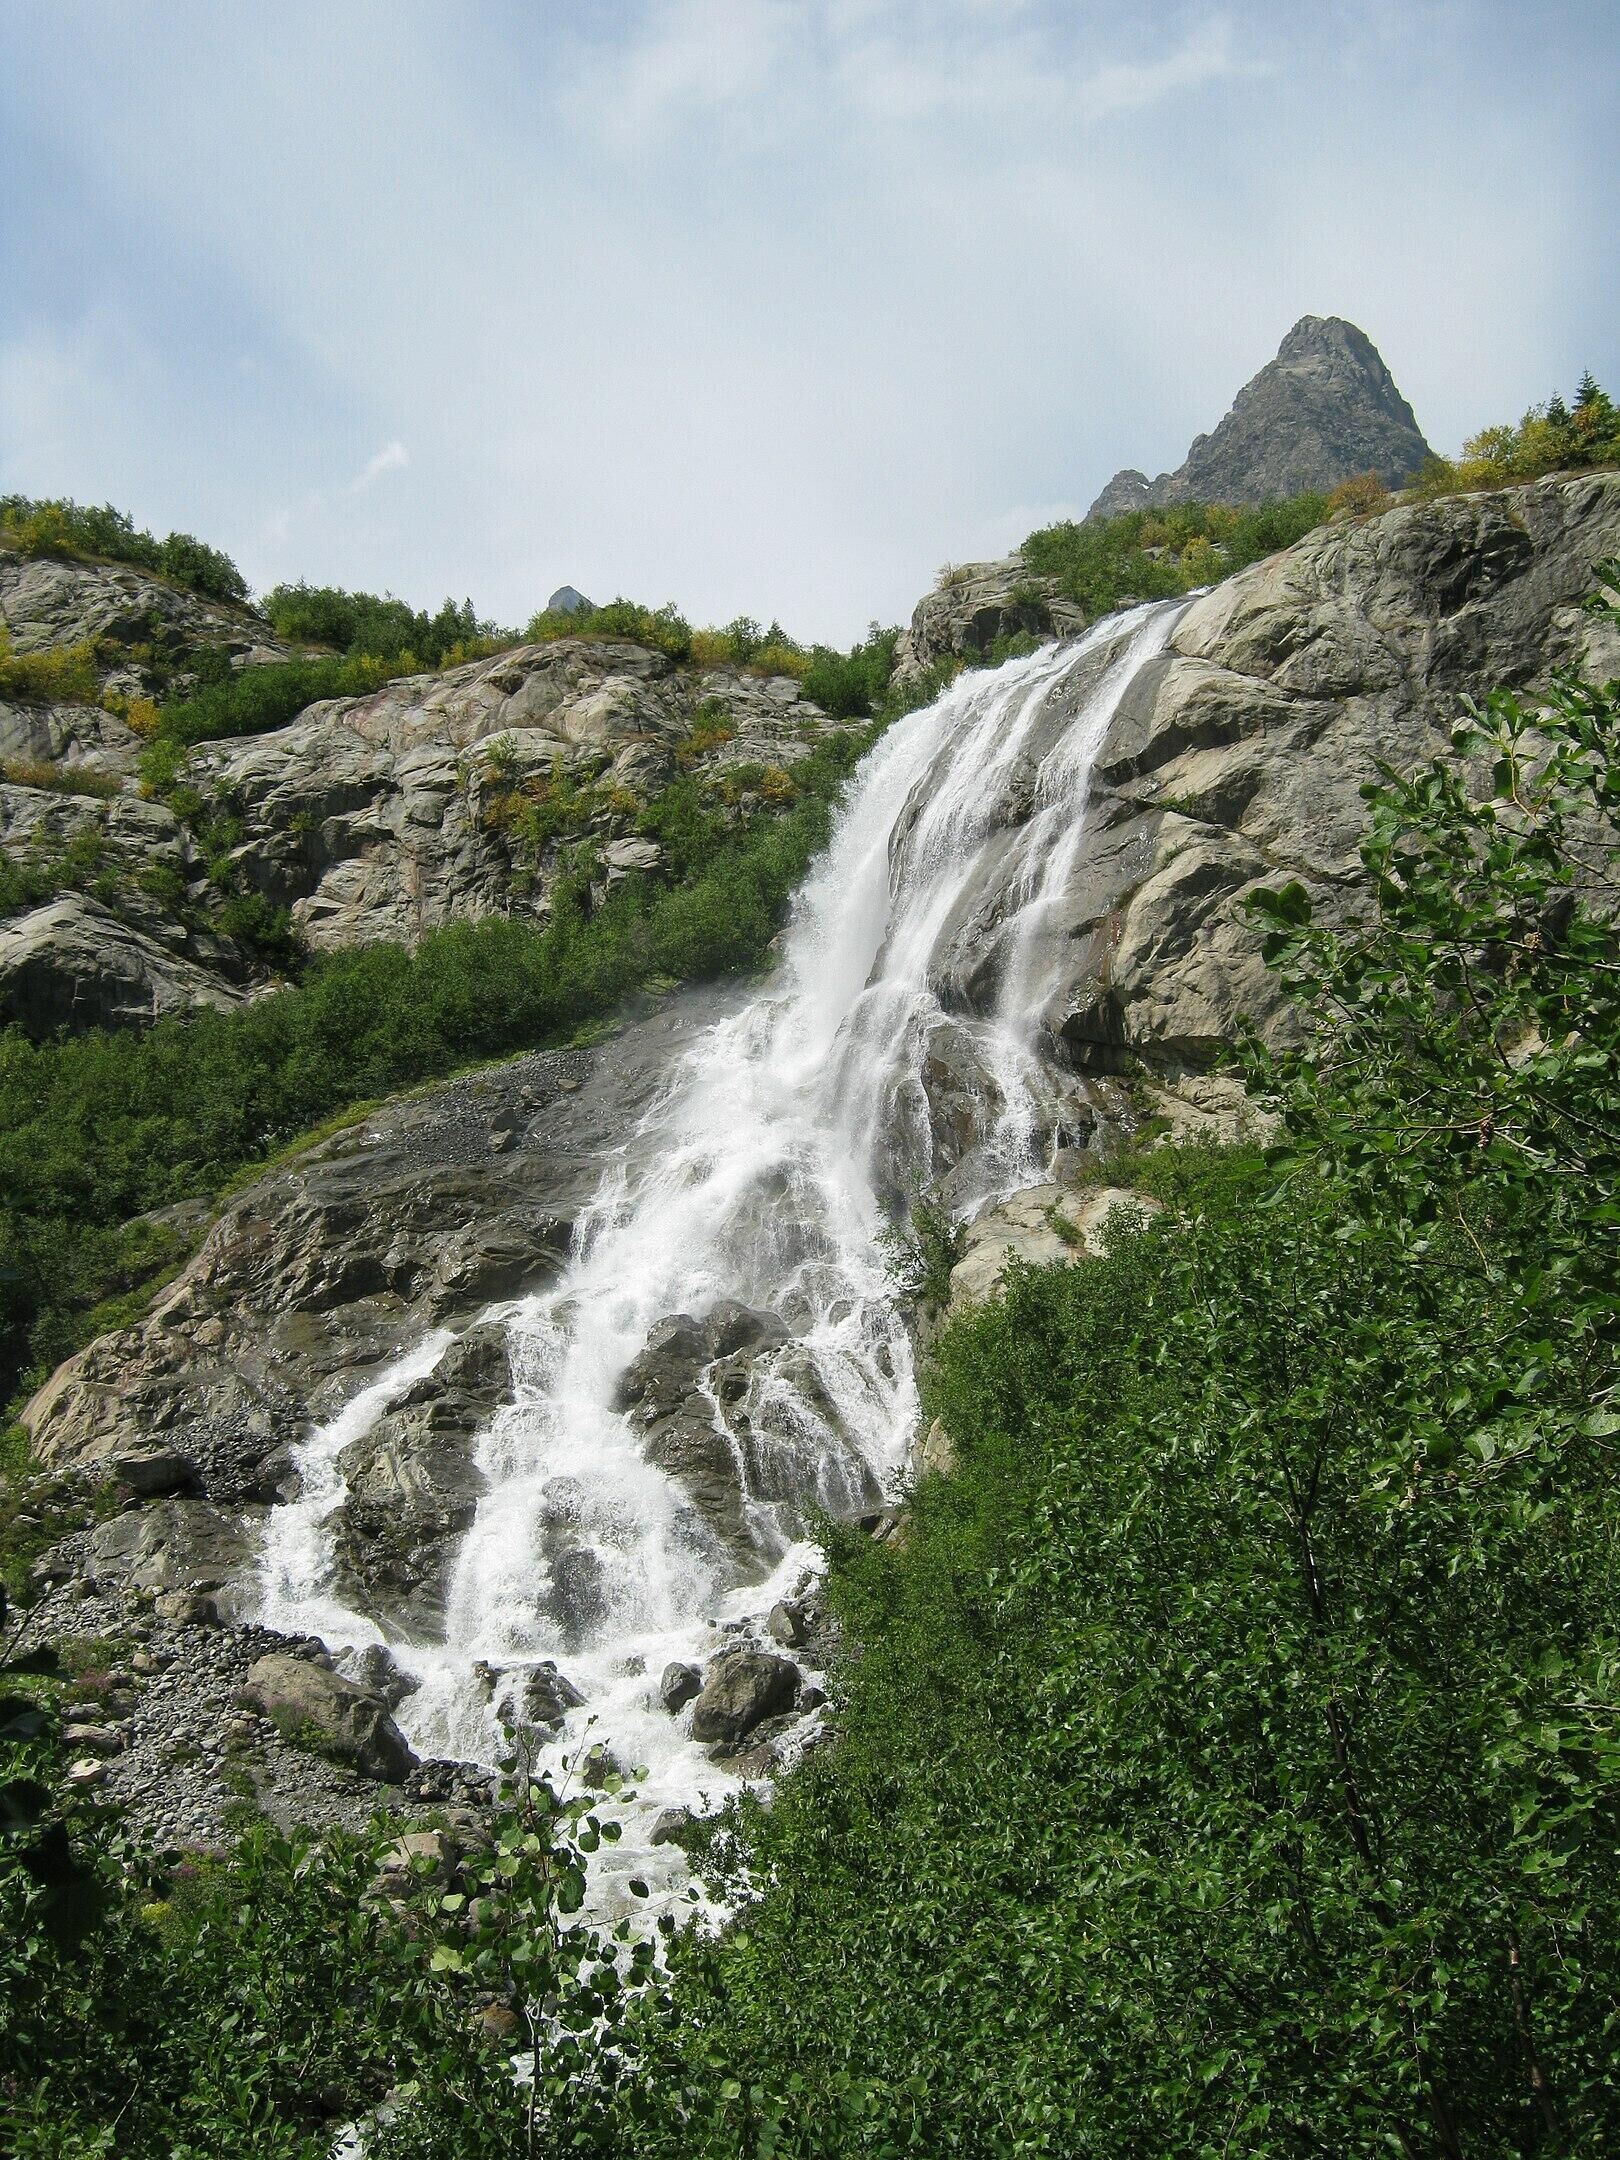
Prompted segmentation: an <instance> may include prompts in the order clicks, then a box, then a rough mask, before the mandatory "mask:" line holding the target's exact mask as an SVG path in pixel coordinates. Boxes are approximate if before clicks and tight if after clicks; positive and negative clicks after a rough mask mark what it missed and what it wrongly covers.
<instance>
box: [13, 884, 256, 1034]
mask: <svg viewBox="0 0 1620 2160" xmlns="http://www.w3.org/2000/svg"><path fill="white" fill-rule="evenodd" d="M156 927H157V925H156V924H154V925H153V926H152V929H146V928H136V927H135V926H134V925H133V924H131V923H129V922H127V921H125V920H123V919H122V918H121V917H119V916H118V915H115V914H114V913H113V912H112V910H111V909H110V908H106V907H103V906H102V905H101V903H100V902H99V901H96V900H92V899H91V898H90V897H89V895H88V894H87V893H80V892H68V893H62V894H60V895H59V896H58V897H57V898H56V899H54V900H50V901H47V902H46V903H45V904H44V905H43V906H41V907H36V908H30V909H29V911H28V912H27V913H26V914H24V915H18V916H14V917H13V918H12V920H11V921H9V922H0V1018H4V1019H6V1020H13V1021H16V1022H17V1024H18V1025H19V1026H21V1027H22V1028H23V1029H24V1030H25V1031H26V1032H27V1033H28V1034H30V1035H33V1036H35V1037H36V1038H40V1039H43V1038H45V1037H47V1036H50V1035H54V1034H56V1033H58V1032H59V1031H60V1030H62V1029H64V1028H66V1029H71V1030H74V1031H77V1030H79V1029H82V1028H87V1027H98V1028H133V1027H150V1026H151V1024H152V1022H153V1021H154V1020H161V1019H163V1018H165V1017H166V1016H167V1015H169V1014H171V1013H183V1012H189V1011H190V1010H191V1009H192V1007H193V1006H196V1005H215V1006H221V1007H224V1006H230V1005H235V1004H237V1003H238V1002H239V1001H240V999H241V996H242V992H241V990H240V988H239V987H238V986H237V985H236V984H235V983H234V982H232V981H230V980H229V979H227V978H226V977H225V976H224V975H222V974H221V973H219V972H218V970H217V965H216V966H214V967H210V966H207V965H205V964H203V963H202V962H201V961H199V960H197V959H194V958H192V957H191V956H190V955H189V954H188V953H187V951H186V949H185V947H186V942H187V941H186V939H185V937H184V934H183V933H181V934H178V935H177V936H176V937H175V939H174V942H172V943H171V942H169V941H168V939H167V938H164V939H160V938H159V937H158V936H157V935H154V934H153V931H154V930H155V929H156ZM217 944H218V946H219V947H221V948H223V947H224V941H223V940H220V941H217ZM211 957H212V958H214V959H215V961H216V963H217V960H218V957H219V953H218V951H215V952H212V953H211Z"/></svg>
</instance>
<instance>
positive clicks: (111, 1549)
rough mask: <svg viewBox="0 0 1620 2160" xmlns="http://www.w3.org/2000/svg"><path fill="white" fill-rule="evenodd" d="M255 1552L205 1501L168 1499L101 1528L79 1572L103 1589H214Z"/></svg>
mask: <svg viewBox="0 0 1620 2160" xmlns="http://www.w3.org/2000/svg"><path fill="white" fill-rule="evenodd" d="M251 1551H252V1547H251V1544H250V1542H249V1540H248V1538H247V1537H246V1536H245V1535H244V1534H243V1531H242V1528H241V1526H240V1524H239V1523H238V1522H237V1521H235V1519H234V1518H232V1517H231V1516H229V1515H226V1514H224V1513H222V1512H221V1510H220V1509H218V1508H215V1507H210V1506H209V1504H208V1503H207V1501H205V1500H197V1499H184V1498H179V1499H176V1498H170V1499H162V1500H157V1501H154V1502H153V1503H152V1505H150V1506H148V1507H142V1508H132V1509H130V1510H129V1511H128V1512H127V1513H125V1514H122V1515H114V1516H111V1517H110V1518H109V1519H108V1520H107V1521H106V1522H104V1523H101V1524H98V1526H97V1527H96V1529H95V1530H93V1531H92V1532H91V1534H90V1540H89V1544H88V1546H87V1548H86V1551H85V1555H84V1559H83V1561H82V1562H81V1572H82V1573H83V1575H84V1577H85V1579H86V1580H87V1581H89V1582H92V1583H95V1584H97V1585H99V1586H101V1587H103V1588H116V1589H121V1590H189V1589H192V1588H194V1587H206V1588H208V1589H214V1588H216V1587H217V1586H219V1585H220V1584H222V1583H225V1582H228V1581H229V1580H230V1579H231V1577H232V1576H233V1575H235V1574H236V1573H237V1572H238V1571H239V1570H240V1569H241V1567H242V1566H243V1564H244V1562H245V1561H246V1560H247V1559H248V1558H249V1556H250V1554H251Z"/></svg>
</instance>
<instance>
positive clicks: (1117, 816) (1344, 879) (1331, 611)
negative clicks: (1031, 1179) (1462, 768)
mask: <svg viewBox="0 0 1620 2160" xmlns="http://www.w3.org/2000/svg"><path fill="white" fill-rule="evenodd" d="M1617 548H1620V476H1616V475H1613V474H1601V475H1589V476H1582V477H1580V478H1574V479H1555V480H1547V481H1542V482H1539V483H1538V484H1536V485H1534V486H1531V487H1524V488H1516V489H1509V490H1503V491H1499V492H1496V493H1492V494H1483V495H1473V496H1461V497H1455V498H1451V499H1449V500H1444V501H1439V502H1434V503H1428V504H1409V505H1405V506H1401V507H1397V508H1395V509H1392V510H1390V511H1387V512H1386V513H1384V514H1383V515H1382V516H1379V517H1374V518H1368V519H1365V520H1361V521H1357V522H1350V523H1344V524H1337V525H1331V526H1324V527H1321V528H1319V529H1318V530H1317V531H1315V532H1313V533H1311V534H1309V535H1308V536H1307V537H1306V538H1305V539H1304V540H1302V541H1300V542H1299V543H1298V545H1297V546H1295V547H1292V548H1289V549H1287V550H1285V551H1284V552H1283V553H1282V554H1279V555H1275V556H1272V557H1271V558H1270V559H1269V560H1268V561H1266V562H1262V563H1257V564H1255V565H1254V566H1253V567H1252V568H1251V569H1248V570H1245V571H1242V572H1240V573H1239V574H1238V575H1236V576H1234V577H1231V578H1229V579H1227V580H1226V582H1225V583H1224V584H1222V585H1219V586H1216V587H1215V588H1214V589H1213V590H1212V591H1210V592H1208V593H1206V594H1204V595H1202V596H1201V597H1199V598H1196V599H1194V600H1193V601H1191V602H1190V604H1188V605H1187V606H1186V610H1185V612H1184V613H1183V614H1182V616H1181V617H1180V620H1179V621H1178V623H1177V624H1176V627H1175V629H1174V631H1173V632H1172V634H1171V636H1170V639H1169V644H1168V647H1167V649H1166V651H1165V652H1164V653H1163V654H1162V655H1161V656H1160V657H1159V658H1157V659H1156V660H1153V661H1151V662H1150V663H1149V664H1148V665H1147V666H1146V667H1145V668H1144V670H1143V671H1142V673H1141V674H1140V676H1139V677H1138V678H1137V679H1136V680H1135V682H1134V683H1133V684H1132V686H1131V688H1130V690H1129V691H1128V693H1127V694H1126V696H1125V699H1124V701H1123V703H1122V704H1121V706H1120V708H1119V710H1118V712H1117V714H1116V715H1115V717H1114V720H1113V722H1112V724H1111V726H1110V728H1109V731H1108V734H1107V737H1106V740H1105V741H1104V743H1103V746H1102V749H1101V752H1100V754H1099V756H1098V759H1097V763H1096V765H1095V767H1094V768H1093V782H1092V799H1091V806H1090V809H1089V811H1088V814H1087V838H1086V844H1085V845H1084V846H1083V847H1082V848H1081V849H1080V850H1079V851H1078V853H1077V857H1076V867H1075V871H1074V875H1073V878H1072V880H1071V883H1070V885H1069V888H1068V891H1067V893H1066V894H1065V896H1064V898H1063V901H1062V904H1061V906H1060V907H1058V908H1057V909H1055V910H1054V912H1053V916H1052V920H1051V926H1050V931H1049V936H1050V939H1051V941H1052V945H1053V949H1054V951H1056V952H1057V953H1058V954H1060V955H1061V964H1060V966H1059V968H1058V970H1057V974H1058V977H1059V981H1060V987H1059V988H1058V990H1057V991H1056V993H1055V994H1054V996H1053V998H1052V1000H1051V1002H1050V1004H1049V1006H1048V1009H1047V1011H1046V1013H1045V1015H1044V1019H1045V1025H1046V1028H1047V1031H1048V1037H1049V1040H1050V1042H1051V1043H1052V1045H1053V1048H1054V1051H1055V1054H1056V1055H1057V1056H1058V1057H1059V1058H1061V1059H1063V1060H1066V1061H1068V1062H1070V1063H1072V1064H1074V1065H1076V1066H1078V1067H1079V1068H1080V1069H1081V1070H1083V1071H1089V1072H1110V1071H1112V1072H1120V1071H1124V1070H1127V1069H1132V1068H1136V1069H1146V1070H1148V1071H1153V1072H1158V1073H1160V1074H1164V1075H1170V1076H1179V1075H1181V1074H1184V1073H1187V1072H1189V1071H1192V1072H1196V1071H1198V1070H1199V1069H1201V1068H1203V1067H1206V1066H1207V1065H1208V1063H1209V1062H1210V1060H1211V1059H1212V1058H1213V1056H1214V1054H1215V1052H1216V1051H1217V1049H1218V1048H1219V1046H1220V1045H1221V1044H1223V1043H1225V1042H1227V1041H1230V1040H1231V1038H1232V1035H1233V1031H1234V1029H1235V1028H1236V1026H1237V1024H1238V1020H1239V1018H1240V1016H1241V1015H1245V1014H1246V1015H1248V1016H1249V1017H1250V1018H1252V1019H1253V1020H1255V1021H1256V1022H1257V1023H1258V1024H1259V1025H1260V1026H1261V1028H1262V1030H1263V1031H1265V1032H1267V1033H1270V1034H1273V1035H1275V1034H1276V1033H1278V1032H1279V1031H1280V1030H1282V1029H1284V1028H1285V1027H1286V1026H1287V1024H1288V1012H1287V1009H1286V1008H1285V1007H1284V1005H1283V1004H1282V1002H1281V1000H1280V999H1279V997H1278V995H1277V992H1276V988H1275V985H1274V983H1273V981H1272V978H1271V977H1270V975H1269V974H1268V972H1267V971H1266V969H1265V968H1264V966H1263V965H1262V963H1261V960H1260V956H1259V945H1258V940H1257V938H1256V936H1255V933H1254V931H1253V930H1252V928H1251V927H1250V925H1249V924H1248V922H1247V921H1246V919H1245V916H1244V912H1243V902H1244V898H1245V896H1246V894H1247V893H1248V892H1250V891H1251V890H1253V889H1254V888H1255V887H1256V886H1257V885H1261V884H1274V883H1277V882H1279V881H1282V880H1285V879H1287V878H1299V879H1300V880H1302V881H1303V882H1304V883H1305V884H1306V885H1307V886H1308V887H1309V888H1310V889H1311V890H1312V892H1313V893H1314V894H1315V895H1316V896H1317V897H1318V899H1319V900H1320V901H1322V902H1323V903H1324V904H1325V906H1326V908H1327V909H1328V911H1329V912H1331V911H1332V910H1333V909H1334V908H1335V907H1338V908H1344V907H1347V906H1349V905H1351V904H1353V901H1354V896H1355V893H1356V890H1357V881H1358V875H1359V858H1358V854H1357V849H1358V843H1359V841H1360V837H1361V834H1362V831H1363V827H1364V821H1365V805H1364V803H1363V801H1362V799H1361V794H1360V789H1361V785H1362V783H1363V782H1364V781H1366V780H1369V779H1372V778H1373V777H1374V776H1375V772H1376V767H1377V765H1378V763H1379V762H1380V761H1385V762H1388V763H1390V764H1393V765H1395V766H1397V767H1400V768H1405V769H1410V768H1411V767H1413V766H1415V765H1417V764H1419V763H1421V762H1422V761H1423V760H1424V759H1426V758H1429V757H1432V756H1435V755H1436V754H1439V753H1442V752H1444V751H1445V750H1446V748H1447V746H1448V743H1449V730H1450V724H1451V721H1452V720H1453V718H1454V717H1455V716H1456V714H1457V712H1458V709H1459V703H1460V700H1461V699H1462V698H1463V697H1464V696H1467V695H1473V696H1483V695H1484V694H1485V693H1486V692H1487V691H1488V690H1490V689H1491V688H1492V687H1494V686H1495V685H1497V684H1508V685H1514V686H1533V685H1534V684H1536V683H1538V682H1544V681H1545V680H1546V679H1547V678H1548V677H1549V675H1550V674H1551V673H1552V671H1553V670H1554V669H1555V668H1558V667H1561V666H1565V665H1568V664H1570V663H1572V662H1577V661H1580V662H1584V663H1585V664H1586V665H1588V666H1589V667H1590V668H1592V669H1593V671H1594V672H1596V673H1597V674H1598V675H1599V676H1600V677H1601V676H1605V675H1613V674H1614V673H1616V672H1617V671H1620V650H1617V649H1616V641H1615V639H1614V636H1613V633H1612V632H1611V631H1609V630H1608V628H1607V627H1606V626H1601V625H1597V624H1595V623H1594V619H1593V618H1592V617H1590V616H1588V615H1586V614H1585V613H1584V612H1583V610H1582V607H1581V602H1582V601H1583V600H1584V598H1585V597H1586V596H1587V594H1588V593H1589V592H1590V591H1591V590H1592V588H1593V585H1594V582H1595V579H1594V565H1595V564H1596V563H1597V562H1598V561H1599V560H1600V559H1602V558H1603V557H1605V556H1607V555H1610V554H1612V553H1614V552H1615V550H1616V549H1617ZM1013 839H1014V835H1013V833H1011V832H1009V833H1008V835H1007V844H1008V845H1009V846H1010V845H1011V844H1012V842H1013ZM993 867H994V866H993V858H990V857H987V862H986V877H987V879H989V878H990V877H991V876H992V875H993ZM962 915H963V924H964V928H963V932H962V934H961V937H960V939H959V940H958V942H957V945H956V948H955V952H954V957H953V959H952V961H951V963H950V968H949V974H950V986H949V989H950V996H951V997H952V999H953V1000H954V1001H955V1002H957V1003H959V1004H960V1005H961V1007H962V1008H963V1009H966V1010H987V1009H989V1007H990V1005H991V1003H992V1001H993V999H994V996H995V993H996V988H997V984H998V981H999V956H998V937H997V929H996V926H995V925H994V924H993V923H988V922H986V920H985V919H984V917H983V915H982V913H975V911H974V908H973V904H972V897H971V896H969V899H968V901H967V902H966V903H965V904H964V907H963V910H962Z"/></svg>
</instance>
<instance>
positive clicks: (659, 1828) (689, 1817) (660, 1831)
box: [647, 1807, 696, 1845]
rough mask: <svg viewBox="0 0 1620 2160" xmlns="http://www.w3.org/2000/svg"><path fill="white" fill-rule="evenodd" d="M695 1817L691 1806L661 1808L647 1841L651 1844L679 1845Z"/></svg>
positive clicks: (654, 1819)
mask: <svg viewBox="0 0 1620 2160" xmlns="http://www.w3.org/2000/svg"><path fill="white" fill-rule="evenodd" d="M695 1819H696V1818H695V1817H694V1816H693V1814H692V1810H691V1809H690V1808H683V1807H667V1808H660V1810H659V1812H658V1814H657V1815H656V1816H655V1817H654V1818H653V1826H652V1829H651V1830H650V1831H649V1832H648V1835H647V1843H648V1844H649V1845H679V1844H680V1842H681V1840H682V1838H683V1836H684V1835H685V1833H686V1832H687V1831H688V1830H689V1829H690V1828H691V1826H692V1823H693V1822H694V1820H695Z"/></svg>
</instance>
